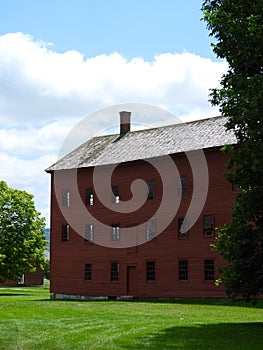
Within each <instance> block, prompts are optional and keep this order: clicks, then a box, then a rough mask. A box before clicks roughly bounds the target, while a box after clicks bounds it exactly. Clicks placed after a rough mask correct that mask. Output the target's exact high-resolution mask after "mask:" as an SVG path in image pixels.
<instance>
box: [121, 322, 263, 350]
mask: <svg viewBox="0 0 263 350" xmlns="http://www.w3.org/2000/svg"><path fill="white" fill-rule="evenodd" d="M262 348H263V323H260V322H257V323H255V322H254V323H220V324H212V325H211V324H210V325H203V324H200V325H199V326H195V327H173V328H167V329H164V330H163V331H161V332H160V333H154V332H153V333H152V334H149V335H147V336H145V337H142V338H140V339H138V342H137V344H135V345H133V346H126V347H125V346H124V347H123V349H126V350H135V349H136V350H139V349H140V350H146V349H151V350H172V349H181V350H198V349H207V350H210V349H216V350H261V349H262Z"/></svg>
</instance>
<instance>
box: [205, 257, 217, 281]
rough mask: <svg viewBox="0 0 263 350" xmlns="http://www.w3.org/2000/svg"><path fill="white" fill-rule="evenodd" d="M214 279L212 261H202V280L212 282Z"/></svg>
mask: <svg viewBox="0 0 263 350" xmlns="http://www.w3.org/2000/svg"><path fill="white" fill-rule="evenodd" d="M214 278H215V266H214V260H211V259H209V260H205V261H204V280H205V281H213V280H214Z"/></svg>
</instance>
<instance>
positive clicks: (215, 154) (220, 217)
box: [50, 149, 236, 297]
mask: <svg viewBox="0 0 263 350" xmlns="http://www.w3.org/2000/svg"><path fill="white" fill-rule="evenodd" d="M205 155H206V160H207V164H208V169H209V189H208V196H207V199H206V202H205V205H204V207H203V209H202V213H201V215H200V216H199V218H198V220H197V221H196V223H195V224H194V226H193V227H192V228H191V229H190V231H189V238H188V239H179V238H178V217H183V216H184V215H185V213H186V211H187V208H188V207H189V205H190V201H191V197H192V190H193V176H192V171H191V167H190V165H189V162H188V160H187V157H186V156H185V155H183V154H182V155H175V156H173V159H174V161H175V163H176V166H177V168H178V170H179V172H180V174H181V175H186V176H187V192H188V195H187V196H186V197H182V199H181V204H180V206H179V209H178V212H177V213H176V215H175V217H174V219H173V221H172V222H171V223H170V224H169V225H168V227H167V228H166V229H165V231H164V232H162V233H161V234H160V235H158V236H157V237H156V238H154V239H153V240H152V241H149V242H147V243H145V244H142V245H139V246H137V247H134V248H123V249H120V248H115V249H114V248H107V247H103V246H100V245H97V244H94V243H90V242H87V241H85V239H84V238H83V237H82V236H80V235H79V234H78V233H76V232H75V231H74V230H73V229H72V228H70V231H69V240H68V241H66V242H62V241H61V226H62V225H65V224H67V221H66V220H65V219H64V217H63V215H62V213H61V211H60V209H59V205H58V202H57V198H56V195H55V191H54V173H53V174H52V181H51V182H52V191H51V248H50V249H51V261H50V262H51V293H55V294H66V295H85V296H112V297H114V296H124V295H127V294H132V295H134V296H137V297H223V296H225V292H224V289H223V288H222V287H217V286H215V284H214V281H205V280H204V260H205V259H213V260H214V263H215V267H220V266H222V265H224V264H225V262H224V261H223V260H222V259H221V257H220V256H219V255H218V254H217V253H216V252H212V251H211V247H210V243H213V242H214V237H209V238H207V237H204V235H203V215H210V214H211V215H213V216H214V222H215V226H219V225H223V224H224V223H226V222H229V221H230V220H231V207H232V206H233V204H234V198H235V195H236V193H235V192H233V191H232V186H231V185H230V184H229V183H228V182H227V181H226V179H225V176H224V174H225V173H226V169H225V164H226V160H227V158H226V155H225V154H223V153H221V152H220V151H219V150H218V149H213V150H207V151H205ZM92 171H93V169H92V168H83V169H79V171H78V187H79V193H80V195H81V198H82V199H83V202H85V190H86V188H90V187H92ZM60 172H61V173H63V174H64V175H65V178H69V179H70V176H71V175H72V174H73V171H71V170H68V171H60ZM138 178H139V179H144V180H146V181H147V180H154V181H155V198H154V199H153V200H148V201H146V203H145V204H144V205H143V207H142V208H141V209H140V210H138V211H136V212H135V213H131V214H119V213H116V212H112V211H110V210H108V209H107V208H105V207H104V206H103V205H102V203H99V201H98V199H97V198H96V195H95V198H94V205H93V206H92V207H87V210H90V211H91V212H92V214H93V215H94V216H95V217H96V218H97V219H98V220H101V221H103V222H104V223H105V224H108V225H109V226H111V224H114V223H119V225H120V227H121V228H122V227H127V226H132V225H135V224H140V223H143V222H145V221H147V219H149V218H151V217H152V216H153V215H154V213H155V212H156V210H157V209H158V206H159V204H160V201H161V199H162V182H161V179H160V177H159V176H158V173H157V171H155V170H154V169H153V167H152V166H151V165H149V164H148V163H146V162H144V161H138V162H131V163H126V164H122V165H119V166H118V167H117V169H116V170H115V172H114V173H113V177H112V185H118V186H119V191H120V198H121V200H124V201H125V200H129V199H130V198H131V191H130V186H131V183H132V181H134V180H135V179H138ZM64 185H65V186H67V182H66V180H65V184H64ZM64 185H63V184H61V188H63V186H64ZM174 186H177V178H175V180H174ZM174 200H175V201H176V200H178V198H174ZM70 201H71V202H70V203H71V204H74V194H71V198H70ZM171 205H173V203H171ZM73 207H74V205H73ZM68 210H71V209H70V207H69V208H68ZM72 210H73V209H72ZM75 215H78V213H77V212H76V213H75ZM69 224H70V223H69ZM157 225H158V223H157ZM121 228H120V232H121ZM109 230H110V227H109ZM94 232H95V233H94V234H96V227H95V231H94ZM139 234H145V232H144V233H143V232H140V233H139ZM180 259H188V280H187V281H179V278H178V260H180ZM147 261H155V277H156V278H155V281H147V280H146V262H147ZM111 262H118V263H119V266H120V267H119V280H118V281H117V282H116V281H114V282H112V281H111V280H110V269H111ZM86 263H91V264H92V279H91V280H90V281H87V280H85V278H84V272H85V264H86ZM217 277H218V276H217V274H216V273H215V279H216V278H217Z"/></svg>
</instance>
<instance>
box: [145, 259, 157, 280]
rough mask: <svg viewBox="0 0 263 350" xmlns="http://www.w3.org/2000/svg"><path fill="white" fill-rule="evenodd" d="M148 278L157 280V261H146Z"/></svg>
mask: <svg viewBox="0 0 263 350" xmlns="http://www.w3.org/2000/svg"><path fill="white" fill-rule="evenodd" d="M146 280H147V281H155V261H146Z"/></svg>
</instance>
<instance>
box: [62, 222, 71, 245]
mask: <svg viewBox="0 0 263 350" xmlns="http://www.w3.org/2000/svg"><path fill="white" fill-rule="evenodd" d="M68 240H69V225H62V229H61V241H62V242H66V241H68Z"/></svg>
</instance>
